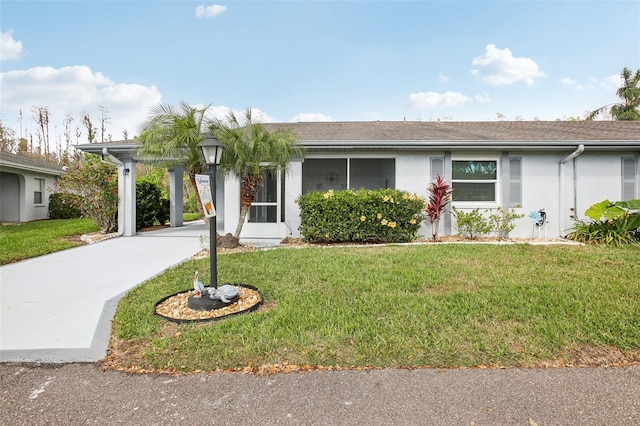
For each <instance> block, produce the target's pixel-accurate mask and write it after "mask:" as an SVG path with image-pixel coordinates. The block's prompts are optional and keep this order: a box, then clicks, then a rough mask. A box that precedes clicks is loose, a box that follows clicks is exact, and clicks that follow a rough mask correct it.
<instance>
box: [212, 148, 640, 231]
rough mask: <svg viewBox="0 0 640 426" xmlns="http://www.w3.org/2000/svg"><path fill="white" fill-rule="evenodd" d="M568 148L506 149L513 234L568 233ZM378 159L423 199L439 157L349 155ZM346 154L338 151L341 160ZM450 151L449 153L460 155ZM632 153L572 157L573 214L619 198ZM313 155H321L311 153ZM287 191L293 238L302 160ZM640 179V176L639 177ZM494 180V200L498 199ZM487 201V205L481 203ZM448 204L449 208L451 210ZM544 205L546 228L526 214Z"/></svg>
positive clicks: (228, 192) (232, 183)
mask: <svg viewBox="0 0 640 426" xmlns="http://www.w3.org/2000/svg"><path fill="white" fill-rule="evenodd" d="M570 153H571V152H570V151H569V150H567V151H566V152H565V151H562V152H548V153H540V152H510V153H509V156H510V157H520V158H521V159H522V164H521V166H522V203H521V206H520V207H519V208H517V209H516V211H517V212H518V213H521V214H523V215H524V217H523V218H521V219H518V220H517V221H516V228H515V229H514V231H512V232H511V234H510V236H511V237H519V238H532V237H535V238H538V237H545V236H546V237H548V238H556V237H560V236H563V235H565V234H566V231H567V230H568V229H569V228H570V227H571V226H572V225H573V219H571V216H572V215H573V214H574V211H572V210H571V208H572V207H573V197H574V184H573V182H574V178H573V160H570V161H568V162H566V163H565V164H563V165H561V164H560V163H561V161H562V160H563V159H564V158H566V157H567V155H569V154H570ZM369 155H370V156H371V157H376V158H390V157H394V158H395V168H396V185H395V187H396V189H399V190H403V191H408V192H410V193H415V194H417V195H420V196H422V197H424V198H427V196H428V194H427V186H428V184H429V183H430V176H431V172H430V170H429V168H430V158H431V157H432V156H435V157H443V156H444V155H443V153H442V152H410V153H398V154H395V155H375V154H367V155H355V154H352V155H349V156H350V157H351V158H366V157H367V156H369ZM487 155H489V156H491V155H493V157H495V158H496V159H499V158H500V157H501V155H502V153H501V152H500V153H481V154H480V153H470V154H469V155H466V156H467V157H479V156H483V157H486V156H487ZM346 156H347V155H342V156H341V158H344V157H346ZM458 156H459V155H458V154H454V155H453V156H452V157H453V158H456V157H458ZM623 156H624V157H633V156H635V153H606V152H604V153H603V152H589V151H588V150H587V151H585V152H584V153H582V154H581V155H579V156H578V157H577V158H576V160H575V164H576V174H577V180H576V186H575V187H576V188H577V197H576V200H577V209H576V210H577V214H578V217H580V218H584V211H585V210H586V209H587V208H588V207H589V206H590V205H592V204H594V203H597V202H599V201H602V200H604V199H609V200H611V201H617V200H619V199H621V191H622V176H621V173H622V171H621V158H622V157H623ZM335 157H336V154H332V155H328V156H327V158H335ZM313 158H323V157H322V156H319V155H317V154H316V155H314V157H313ZM286 179H287V180H286V194H285V201H284V202H285V215H286V222H287V225H288V228H287V229H286V233H287V235H289V233H290V232H291V233H292V234H291V235H293V236H299V231H298V227H299V226H300V217H299V215H300V213H299V212H300V210H299V207H298V205H297V204H296V203H295V199H297V198H298V196H299V195H300V194H301V192H302V162H294V163H292V164H291V168H290V170H289V173H288V174H287V176H286ZM639 179H640V178H639ZM501 190H502V188H500V182H499V183H498V194H497V199H498V200H501V199H502V194H501V193H500V191H501ZM239 193H240V184H239V182H238V180H237V179H234V178H227V180H226V181H225V198H224V199H225V206H224V208H225V232H233V231H234V230H235V226H236V224H237V221H238V216H239V209H240V199H239ZM485 204H486V205H485ZM485 204H483V205H473V204H470V203H463V204H461V203H457V204H454V205H456V208H460V209H465V210H467V211H468V210H471V209H473V208H475V207H479V208H480V210H481V211H483V210H485V209H489V208H495V207H497V203H490V204H487V203H485ZM450 207H451V206H449V207H448V208H447V209H448V210H449V209H450ZM541 209H544V210H545V212H546V213H547V220H548V222H547V225H546V227H541V228H538V227H535V226H534V224H533V221H532V220H531V219H530V218H528V217H527V216H528V215H529V214H530V213H531V212H533V211H538V210H541ZM444 229H445V228H444V220H443V221H441V224H440V235H444ZM430 233H431V229H430V224H429V223H426V222H423V224H422V228H421V230H420V234H421V235H423V236H427V235H430ZM456 233H457V229H456V226H455V219H454V218H452V224H451V234H456ZM274 237H275V236H274Z"/></svg>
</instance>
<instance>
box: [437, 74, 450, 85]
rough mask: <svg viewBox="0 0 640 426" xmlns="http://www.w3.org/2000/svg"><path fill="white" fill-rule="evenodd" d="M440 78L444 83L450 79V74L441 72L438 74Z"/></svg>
mask: <svg viewBox="0 0 640 426" xmlns="http://www.w3.org/2000/svg"><path fill="white" fill-rule="evenodd" d="M438 80H440V81H441V82H443V83H446V82H447V81H449V76H447V75H444V74H443V73H440V74H439V75H438Z"/></svg>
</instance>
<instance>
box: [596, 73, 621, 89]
mask: <svg viewBox="0 0 640 426" xmlns="http://www.w3.org/2000/svg"><path fill="white" fill-rule="evenodd" d="M622 83H623V80H622V77H621V76H620V74H613V75H610V76H609V77H605V78H603V79H602V82H601V83H600V84H601V85H602V87H604V88H605V89H615V90H618V89H619V88H620V86H622Z"/></svg>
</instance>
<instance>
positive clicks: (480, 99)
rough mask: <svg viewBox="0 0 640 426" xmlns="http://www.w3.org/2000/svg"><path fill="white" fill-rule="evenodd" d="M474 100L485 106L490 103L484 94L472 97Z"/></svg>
mask: <svg viewBox="0 0 640 426" xmlns="http://www.w3.org/2000/svg"><path fill="white" fill-rule="evenodd" d="M474 99H475V100H476V102H478V103H479V104H487V103H489V102H491V97H490V96H489V94H488V93H486V92H483V93H478V94H477V95H475V96H474Z"/></svg>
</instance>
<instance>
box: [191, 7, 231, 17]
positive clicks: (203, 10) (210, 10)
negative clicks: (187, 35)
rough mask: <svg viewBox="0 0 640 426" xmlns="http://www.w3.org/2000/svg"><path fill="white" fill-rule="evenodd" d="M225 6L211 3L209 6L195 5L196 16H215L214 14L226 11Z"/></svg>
mask: <svg viewBox="0 0 640 426" xmlns="http://www.w3.org/2000/svg"><path fill="white" fill-rule="evenodd" d="M226 10H227V6H222V5H219V4H212V5H211V6H202V5H200V6H198V7H196V16H197V17H198V18H215V17H216V16H218V15H220V14H222V13H224V12H226Z"/></svg>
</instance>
